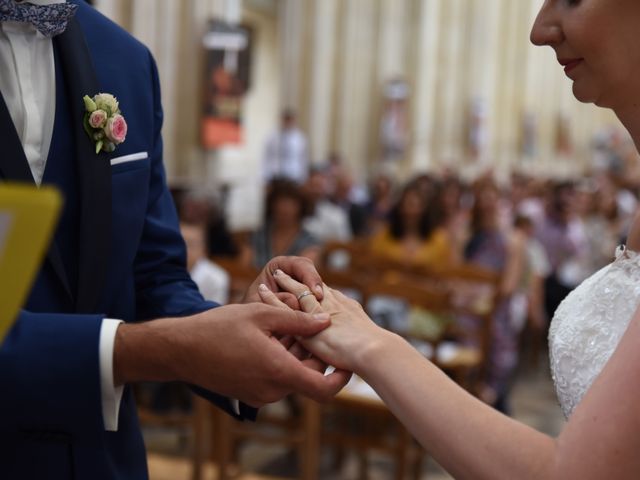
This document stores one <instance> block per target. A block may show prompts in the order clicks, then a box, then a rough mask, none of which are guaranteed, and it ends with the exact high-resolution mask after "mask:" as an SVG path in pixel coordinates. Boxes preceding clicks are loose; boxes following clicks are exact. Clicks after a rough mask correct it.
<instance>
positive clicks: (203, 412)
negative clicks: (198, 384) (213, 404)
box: [191, 395, 211, 480]
mask: <svg viewBox="0 0 640 480" xmlns="http://www.w3.org/2000/svg"><path fill="white" fill-rule="evenodd" d="M210 423H211V422H210V415H209V405H208V403H207V402H206V400H204V399H202V398H200V397H198V396H195V395H194V397H193V425H192V426H193V459H192V461H193V463H192V464H193V469H192V472H191V478H192V480H202V478H203V465H204V461H205V458H206V457H207V455H206V454H205V447H206V445H205V428H206V426H207V425H210Z"/></svg>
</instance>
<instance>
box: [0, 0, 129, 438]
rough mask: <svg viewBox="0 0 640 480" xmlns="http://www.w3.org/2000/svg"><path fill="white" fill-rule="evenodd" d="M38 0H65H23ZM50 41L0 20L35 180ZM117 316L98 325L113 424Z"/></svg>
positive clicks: (1, 57)
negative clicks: (114, 349) (114, 351)
mask: <svg viewBox="0 0 640 480" xmlns="http://www.w3.org/2000/svg"><path fill="white" fill-rule="evenodd" d="M29 2H30V3H34V4H38V5H50V4H54V3H64V2H65V0H29ZM55 80H56V75H55V64H54V56H53V42H52V41H51V39H50V38H47V37H45V36H44V35H42V34H41V33H40V32H38V31H37V30H36V29H35V28H34V27H33V26H32V25H30V24H27V23H18V22H0V92H2V96H3V97H4V101H5V103H6V104H7V108H8V109H9V114H10V115H11V119H12V120H13V124H14V125H15V127H16V130H17V132H18V136H19V137H20V141H21V142H22V147H23V149H24V153H25V155H26V157H27V160H28V162H29V168H30V169H31V173H32V174H33V178H34V180H35V182H36V184H38V185H40V183H41V182H42V177H43V175H44V169H45V166H46V162H47V157H48V154H49V147H50V145H51V137H52V135H53V124H54V121H55V112H56V84H55ZM120 323H121V322H120V321H119V320H111V319H104V320H103V321H102V327H101V329H100V345H99V349H100V351H99V358H100V385H101V393H102V416H103V419H104V427H105V429H106V430H109V431H116V430H117V429H118V413H119V409H120V402H121V399H122V391H123V387H122V386H120V387H118V388H115V386H114V384H113V345H114V341H115V334H116V330H117V328H118V325H119V324H120Z"/></svg>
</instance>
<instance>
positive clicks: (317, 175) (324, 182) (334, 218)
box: [303, 170, 351, 242]
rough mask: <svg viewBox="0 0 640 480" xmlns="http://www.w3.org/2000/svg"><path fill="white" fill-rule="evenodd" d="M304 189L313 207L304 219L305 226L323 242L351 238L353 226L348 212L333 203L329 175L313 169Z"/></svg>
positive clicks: (342, 240)
mask: <svg viewBox="0 0 640 480" xmlns="http://www.w3.org/2000/svg"><path fill="white" fill-rule="evenodd" d="M303 191H304V193H305V194H306V196H307V200H308V202H309V204H310V207H311V214H310V215H309V216H308V217H307V218H305V220H304V228H305V230H306V231H307V232H309V233H310V234H311V235H313V236H314V237H315V238H316V239H317V240H319V241H321V242H328V241H331V240H335V241H339V242H348V241H349V240H351V226H350V225H349V217H348V216H347V214H346V212H345V211H344V210H342V208H340V207H339V206H338V205H335V204H334V203H331V202H330V201H329V199H328V197H329V195H328V194H329V186H328V178H327V175H325V173H324V172H323V171H322V170H313V171H312V172H311V173H310V174H309V178H307V181H306V182H305V184H304V187H303Z"/></svg>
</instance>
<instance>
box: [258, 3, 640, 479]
mask: <svg viewBox="0 0 640 480" xmlns="http://www.w3.org/2000/svg"><path fill="white" fill-rule="evenodd" d="M516 1H517V0H516ZM531 40H532V41H533V43H535V44H537V45H548V46H551V47H552V48H553V49H554V50H555V52H556V54H557V58H558V61H559V62H560V64H561V65H562V66H563V67H564V69H565V72H566V74H567V76H568V77H569V78H571V79H572V80H573V92H574V95H575V96H576V98H577V99H578V100H580V101H582V102H592V103H595V104H596V105H599V106H602V107H607V108H611V109H613V110H614V111H615V113H616V115H617V116H618V117H619V118H620V120H621V121H622V122H623V123H624V125H625V126H626V128H627V129H628V130H629V132H630V133H631V135H632V137H633V138H634V141H635V144H636V147H638V146H639V145H640V0H546V1H545V2H544V5H543V7H542V9H541V11H540V13H539V15H538V18H537V20H536V22H535V24H534V26H533V30H532V33H531ZM639 250H640V214H636V219H635V220H634V225H633V227H632V231H631V233H630V235H629V238H628V242H627V249H626V250H620V251H619V252H618V253H617V258H616V260H615V261H614V262H613V263H612V264H611V265H609V266H607V267H605V268H604V269H602V270H601V271H599V272H598V273H596V274H595V275H593V276H592V277H591V278H589V279H587V280H586V281H585V282H584V283H583V284H582V285H581V286H579V287H578V288H577V289H576V290H575V291H574V292H573V293H572V294H571V295H570V296H569V297H567V299H566V300H565V301H564V302H563V303H562V304H561V305H560V307H559V308H558V310H557V312H556V315H555V318H554V320H553V323H552V327H551V330H550V351H551V359H552V373H553V377H554V380H555V383H556V387H557V391H558V397H559V400H560V402H561V405H562V409H563V411H564V413H565V415H567V416H568V422H567V424H566V425H565V427H564V429H563V431H562V432H561V434H560V436H559V437H558V438H551V437H549V436H547V435H544V434H542V433H540V432H537V431H536V430H534V429H532V428H530V427H528V426H525V425H523V424H520V423H518V422H516V421H515V420H513V419H510V418H508V417H506V416H503V415H502V414H500V413H498V412H496V411H495V410H493V409H491V408H490V407H488V406H486V405H485V404H483V403H481V402H480V401H479V400H477V399H475V398H474V397H472V396H471V395H469V394H467V393H466V392H465V391H463V390H462V389H461V388H459V387H458V386H457V385H456V384H454V383H453V382H452V381H451V380H450V379H449V378H448V377H447V376H446V375H444V374H443V373H442V372H441V371H440V370H438V369H437V368H436V367H435V366H434V365H433V364H431V363H430V362H428V361H427V360H425V359H424V358H423V357H422V356H421V355H420V354H419V353H418V352H416V351H415V350H414V349H412V348H411V347H410V346H409V345H408V344H407V343H406V342H405V341H404V340H402V339H401V338H399V337H397V336H396V335H394V334H392V333H390V332H387V331H385V330H382V329H380V328H378V327H377V326H376V325H375V324H374V323H373V322H371V321H370V320H369V318H368V317H367V316H366V314H365V313H364V311H363V310H362V308H361V307H360V306H359V305H358V304H357V303H355V302H353V301H352V300H349V299H347V298H346V297H344V296H343V295H341V294H340V293H339V292H336V291H333V290H331V289H329V288H325V293H324V298H323V300H322V301H321V302H320V303H318V301H317V300H316V299H315V297H314V296H313V295H307V294H305V290H306V287H305V286H304V285H302V284H299V283H297V282H295V281H294V280H293V279H291V278H290V277H288V276H287V275H285V274H284V273H281V272H276V274H275V278H276V281H277V282H278V284H279V286H280V287H281V288H282V289H285V290H288V291H290V292H292V293H294V294H296V295H297V296H298V298H299V299H300V305H301V307H302V308H303V309H304V310H306V311H314V310H317V309H323V310H325V311H328V312H330V313H331V314H332V325H331V327H330V328H328V329H327V330H325V331H323V332H321V333H320V334H319V335H317V336H315V337H313V338H311V339H303V340H302V341H303V344H304V346H305V347H306V348H307V349H308V350H309V351H311V352H312V353H313V354H314V355H315V356H317V357H319V358H320V359H321V360H323V361H325V362H327V363H330V364H332V365H335V366H336V367H338V368H340V369H343V370H347V371H352V372H355V373H357V374H358V375H360V376H361V377H363V378H364V379H365V380H366V381H367V382H368V383H369V384H370V385H371V386H372V387H373V388H374V389H375V390H376V391H377V392H378V394H379V395H380V396H381V397H382V399H383V400H384V401H385V402H386V403H387V405H388V406H389V408H390V409H391V410H392V411H393V412H394V414H395V415H396V416H397V417H398V418H399V419H400V420H401V421H402V422H403V423H404V424H405V425H406V427H407V428H408V429H409V430H410V431H411V432H412V434H413V435H414V436H415V437H416V438H417V439H418V441H419V442H420V443H421V444H422V445H423V446H424V447H425V448H426V449H427V450H428V451H429V452H430V453H431V455H432V456H433V457H434V458H435V459H436V460H437V461H438V462H439V463H440V464H441V465H442V466H444V467H445V468H446V469H447V470H448V471H449V472H451V473H452V474H453V475H454V476H455V477H456V478H469V479H490V480H494V479H508V480H528V479H563V480H564V479H580V480H589V479H597V480H601V479H615V480H626V479H634V480H635V479H640V454H639V452H640V312H639V311H638V309H637V307H638V303H639V300H640V268H639V267H640V257H639V256H638V254H636V253H635V251H639ZM261 297H262V299H263V301H264V302H267V303H270V304H273V305H279V306H281V307H282V308H287V307H286V306H284V304H281V303H279V301H278V299H277V298H276V296H275V295H274V294H273V293H272V292H270V291H268V290H267V289H266V287H264V288H262V289H261Z"/></svg>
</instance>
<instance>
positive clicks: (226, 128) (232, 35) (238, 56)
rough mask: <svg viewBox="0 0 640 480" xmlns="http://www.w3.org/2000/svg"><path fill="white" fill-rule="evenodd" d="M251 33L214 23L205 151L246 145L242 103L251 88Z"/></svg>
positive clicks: (207, 39) (208, 39)
mask: <svg viewBox="0 0 640 480" xmlns="http://www.w3.org/2000/svg"><path fill="white" fill-rule="evenodd" d="M251 37H252V33H251V30H250V29H249V28H247V27H245V26H233V25H229V24H228V23H225V22H222V21H220V20H212V21H211V22H210V24H209V29H208V31H207V33H206V34H205V35H204V37H203V45H204V48H205V52H206V62H205V89H204V102H203V109H202V110H203V111H202V122H201V141H202V146H203V147H204V148H205V149H214V148H217V147H220V146H221V145H227V144H241V143H242V101H243V99H244V96H245V94H246V93H247V91H248V89H249V85H250V65H251V40H252V38H251Z"/></svg>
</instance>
